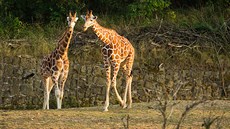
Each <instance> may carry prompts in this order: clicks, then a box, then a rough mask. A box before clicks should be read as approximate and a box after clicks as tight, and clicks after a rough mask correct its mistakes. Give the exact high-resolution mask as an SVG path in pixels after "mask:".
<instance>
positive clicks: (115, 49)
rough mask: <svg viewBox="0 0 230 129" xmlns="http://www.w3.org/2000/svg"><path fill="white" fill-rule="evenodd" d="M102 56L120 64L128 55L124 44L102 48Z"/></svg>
mask: <svg viewBox="0 0 230 129" xmlns="http://www.w3.org/2000/svg"><path fill="white" fill-rule="evenodd" d="M101 51H102V55H103V56H104V57H106V58H109V59H110V60H120V61H121V62H122V61H123V60H125V59H126V57H127V56H128V53H129V49H128V46H127V45H126V44H109V45H105V46H103V47H102V50H101Z"/></svg>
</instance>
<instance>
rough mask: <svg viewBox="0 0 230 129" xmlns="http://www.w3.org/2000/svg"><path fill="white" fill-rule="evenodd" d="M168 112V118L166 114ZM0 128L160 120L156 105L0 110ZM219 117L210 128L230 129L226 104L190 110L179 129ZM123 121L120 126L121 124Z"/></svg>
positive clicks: (171, 124) (179, 108)
mask: <svg viewBox="0 0 230 129" xmlns="http://www.w3.org/2000/svg"><path fill="white" fill-rule="evenodd" d="M191 103H192V102H191V101H180V103H179V104H177V105H176V106H175V107H174V109H173V113H172V115H171V116H170V117H169V120H168V125H167V128H170V129H171V128H175V127H176V124H177V122H178V120H179V117H180V115H181V113H182V112H183V111H184V110H185V107H186V105H188V104H191ZM170 111H171V110H169V109H168V114H170ZM0 114H1V115H0V128H3V129H4V128H6V129H8V128H9V129H12V128H30V129H31V128H79V129H82V128H96V129H99V128H100V129H102V128H124V127H125V126H124V123H125V125H126V126H127V124H126V122H127V120H126V119H127V116H128V115H129V117H130V118H129V120H128V121H129V128H138V129H139V128H151V129H160V128H161V125H162V116H161V114H160V112H159V111H158V110H157V102H151V103H135V104H133V108H132V109H121V108H120V107H119V106H118V105H114V106H112V105H111V106H110V108H109V111H108V112H102V107H101V106H99V107H84V108H71V109H62V110H54V109H51V110H0ZM217 116H220V117H219V119H217V120H216V121H215V122H214V123H213V124H212V125H211V128H213V129H216V128H219V127H220V128H223V129H230V101H227V100H225V101H224V100H223V101H208V102H206V103H203V104H200V105H199V106H197V107H196V108H194V109H193V110H192V111H191V112H190V113H189V114H188V116H187V117H186V118H185V120H184V122H183V123H182V125H181V127H182V128H186V129H187V128H191V129H201V128H204V127H202V124H203V120H204V119H205V118H215V117H217ZM123 121H124V123H123Z"/></svg>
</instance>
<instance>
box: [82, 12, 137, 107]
mask: <svg viewBox="0 0 230 129" xmlns="http://www.w3.org/2000/svg"><path fill="white" fill-rule="evenodd" d="M81 17H82V18H83V19H84V21H85V24H84V28H83V30H84V31H86V30H87V29H88V28H89V27H92V28H93V31H94V32H95V34H96V35H97V36H98V38H99V39H100V40H101V41H102V42H103V43H104V44H103V47H102V49H101V52H102V55H103V59H104V67H105V70H106V78H107V82H106V85H107V89H106V100H105V105H104V111H108V106H109V92H110V86H112V87H113V88H114V91H115V94H116V96H117V99H118V101H119V102H120V105H121V106H122V107H123V108H126V107H127V108H131V105H132V94H131V83H132V78H133V76H132V67H133V62H134V55H135V50H134V47H133V46H132V44H131V43H130V42H129V40H128V39H126V38H125V37H123V36H120V35H119V34H118V33H117V32H116V31H114V30H112V29H107V28H104V27H102V26H100V25H99V24H98V23H97V21H96V19H97V16H93V14H92V11H90V12H89V11H87V13H86V15H81ZM122 62H123V63H122ZM120 67H121V68H122V69H123V73H124V75H125V78H126V87H125V92H124V96H123V100H122V99H121V96H120V95H119V93H118V91H117V88H116V78H117V74H118V71H119V69H120ZM111 70H112V73H113V77H112V80H111V78H110V76H111ZM127 96H128V106H126V101H127Z"/></svg>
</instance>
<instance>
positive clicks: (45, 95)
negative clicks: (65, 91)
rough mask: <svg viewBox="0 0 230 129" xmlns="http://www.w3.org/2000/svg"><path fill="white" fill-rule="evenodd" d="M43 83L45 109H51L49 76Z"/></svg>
mask: <svg viewBox="0 0 230 129" xmlns="http://www.w3.org/2000/svg"><path fill="white" fill-rule="evenodd" d="M43 85H44V102H43V109H46V108H47V109H49V107H48V105H49V104H48V103H49V100H48V97H49V93H48V86H49V78H46V79H43Z"/></svg>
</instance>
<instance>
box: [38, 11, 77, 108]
mask: <svg viewBox="0 0 230 129" xmlns="http://www.w3.org/2000/svg"><path fill="white" fill-rule="evenodd" d="M77 20H78V17H76V13H75V14H74V15H72V14H71V12H70V13H69V17H67V22H68V27H67V29H66V30H65V32H64V34H63V36H62V37H61V39H60V40H59V42H58V45H57V47H56V48H55V50H54V51H53V52H52V53H51V54H50V55H48V56H46V57H44V58H43V60H42V65H41V76H42V81H43V85H44V103H43V109H46V108H47V109H49V95H50V91H51V89H52V88H53V86H55V96H56V99H57V108H58V109H61V105H62V99H63V95H64V86H65V82H66V79H67V76H68V72H69V59H68V48H69V43H70V41H71V38H72V34H73V30H74V26H75V23H76V22H77Z"/></svg>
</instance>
